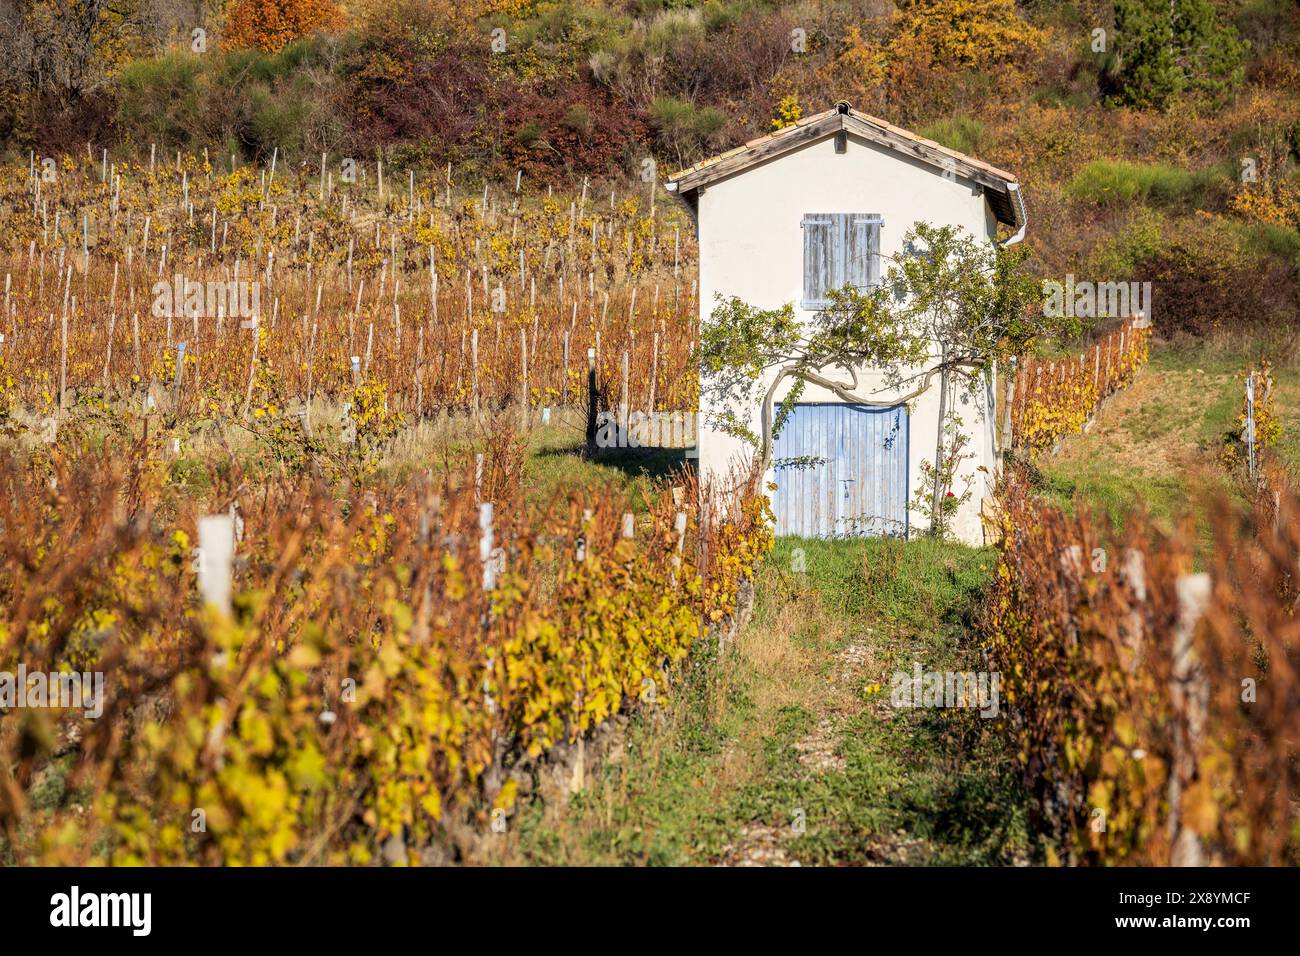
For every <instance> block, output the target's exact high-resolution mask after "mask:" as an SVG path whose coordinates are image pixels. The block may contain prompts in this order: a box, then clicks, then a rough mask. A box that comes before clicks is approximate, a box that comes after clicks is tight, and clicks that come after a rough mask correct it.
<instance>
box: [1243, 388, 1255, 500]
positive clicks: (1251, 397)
mask: <svg viewBox="0 0 1300 956" xmlns="http://www.w3.org/2000/svg"><path fill="white" fill-rule="evenodd" d="M1242 437H1243V438H1244V439H1245V440H1246V467H1247V470H1248V471H1249V473H1250V477H1251V479H1252V480H1254V479H1255V477H1256V475H1255V471H1256V469H1257V468H1258V462H1256V461H1255V370H1254V369H1253V368H1252V369H1251V370H1250V372H1249V374H1247V375H1246V428H1245V432H1244V434H1243V435H1242Z"/></svg>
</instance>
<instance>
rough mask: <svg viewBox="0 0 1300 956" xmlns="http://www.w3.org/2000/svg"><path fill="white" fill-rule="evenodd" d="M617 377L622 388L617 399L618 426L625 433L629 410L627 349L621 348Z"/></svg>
mask: <svg viewBox="0 0 1300 956" xmlns="http://www.w3.org/2000/svg"><path fill="white" fill-rule="evenodd" d="M619 378H620V385H621V386H622V389H621V391H620V393H619V401H618V427H619V430H620V431H621V432H623V433H624V434H626V432H627V422H628V410H629V405H628V394H627V388H628V356H627V349H624V350H623V364H622V370H621V372H620V375H619Z"/></svg>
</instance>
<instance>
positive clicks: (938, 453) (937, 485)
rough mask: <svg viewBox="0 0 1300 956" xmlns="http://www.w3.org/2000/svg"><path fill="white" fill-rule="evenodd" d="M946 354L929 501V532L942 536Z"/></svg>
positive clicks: (940, 384)
mask: <svg viewBox="0 0 1300 956" xmlns="http://www.w3.org/2000/svg"><path fill="white" fill-rule="evenodd" d="M947 358H948V357H947V355H944V356H943V362H944V365H943V368H942V371H940V373H939V430H938V431H939V433H938V435H937V436H936V437H935V447H934V499H933V501H932V502H931V515H932V517H931V528H930V532H931V533H932V534H933V535H934V536H935V537H936V538H940V537H942V536H943V512H942V510H941V509H942V507H943V493H944V491H946V490H947V489H946V488H944V486H943V423H944V417H945V416H946V415H947V414H948V366H947Z"/></svg>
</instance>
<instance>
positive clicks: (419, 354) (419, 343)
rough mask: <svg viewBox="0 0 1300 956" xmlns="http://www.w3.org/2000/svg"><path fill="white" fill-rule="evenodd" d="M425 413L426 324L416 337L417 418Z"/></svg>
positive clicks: (419, 328) (420, 327)
mask: <svg viewBox="0 0 1300 956" xmlns="http://www.w3.org/2000/svg"><path fill="white" fill-rule="evenodd" d="M423 414H424V326H423V325H421V326H419V327H418V331H417V333H416V339H415V418H416V420H417V421H418V420H419V419H420V417H421V416H422V415H423Z"/></svg>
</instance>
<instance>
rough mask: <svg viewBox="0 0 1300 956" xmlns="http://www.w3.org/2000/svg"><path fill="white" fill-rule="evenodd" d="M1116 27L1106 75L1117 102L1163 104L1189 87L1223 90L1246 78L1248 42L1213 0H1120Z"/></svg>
mask: <svg viewBox="0 0 1300 956" xmlns="http://www.w3.org/2000/svg"><path fill="white" fill-rule="evenodd" d="M1115 33H1116V35H1117V37H1116V42H1115V47H1114V51H1113V53H1112V55H1111V57H1110V60H1109V62H1108V64H1107V69H1106V71H1105V74H1104V76H1103V87H1104V89H1105V92H1106V93H1107V95H1108V96H1109V98H1110V99H1112V100H1113V101H1115V102H1119V103H1124V104H1126V105H1129V106H1137V107H1163V106H1165V105H1166V104H1167V103H1168V102H1169V101H1170V100H1171V99H1172V98H1173V97H1175V96H1177V95H1178V94H1180V93H1182V92H1184V91H1185V90H1191V91H1199V92H1206V93H1211V94H1219V93H1224V92H1226V91H1227V90H1229V89H1231V88H1232V87H1233V86H1235V85H1236V84H1239V83H1240V82H1241V78H1242V63H1243V60H1244V57H1245V53H1246V45H1245V44H1244V43H1242V42H1241V40H1239V39H1238V37H1237V31H1236V29H1235V28H1233V27H1232V26H1228V25H1225V24H1222V23H1220V22H1219V21H1218V19H1217V18H1216V16H1215V12H1214V7H1213V6H1212V5H1211V4H1210V2H1209V0H1115Z"/></svg>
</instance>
